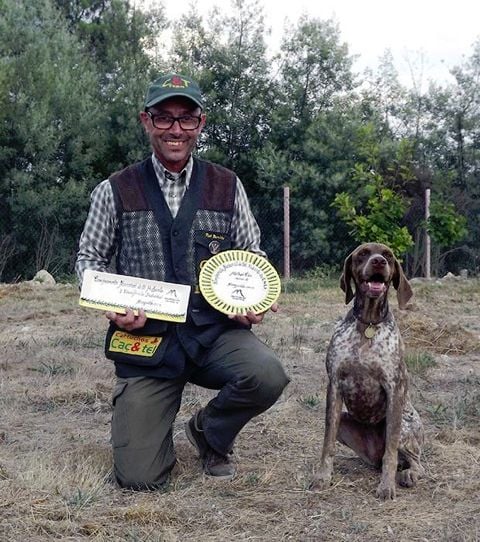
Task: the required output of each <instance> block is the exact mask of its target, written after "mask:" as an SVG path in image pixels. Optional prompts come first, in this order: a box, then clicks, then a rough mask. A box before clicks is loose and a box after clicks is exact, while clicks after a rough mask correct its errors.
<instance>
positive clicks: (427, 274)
mask: <svg viewBox="0 0 480 542" xmlns="http://www.w3.org/2000/svg"><path fill="white" fill-rule="evenodd" d="M429 218H430V188H426V189H425V222H427V223H428V220H429ZM430 254H431V243H430V235H429V233H428V230H427V229H425V278H427V279H429V278H430V276H431V275H430V272H431V269H430V268H431V261H430V258H431V256H430Z"/></svg>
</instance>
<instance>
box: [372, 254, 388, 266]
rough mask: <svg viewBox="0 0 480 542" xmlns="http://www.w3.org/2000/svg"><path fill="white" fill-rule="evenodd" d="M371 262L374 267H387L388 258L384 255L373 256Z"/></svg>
mask: <svg viewBox="0 0 480 542" xmlns="http://www.w3.org/2000/svg"><path fill="white" fill-rule="evenodd" d="M371 262H372V265H373V266H374V267H385V265H386V264H387V260H386V259H385V258H384V257H383V256H380V255H378V256H373V258H372V259H371Z"/></svg>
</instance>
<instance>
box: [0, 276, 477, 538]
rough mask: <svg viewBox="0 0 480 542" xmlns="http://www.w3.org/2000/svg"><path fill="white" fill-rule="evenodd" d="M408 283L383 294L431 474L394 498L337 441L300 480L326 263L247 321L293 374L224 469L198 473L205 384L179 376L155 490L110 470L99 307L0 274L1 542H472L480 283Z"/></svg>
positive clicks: (319, 346) (327, 303)
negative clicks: (327, 461) (402, 348)
mask: <svg viewBox="0 0 480 542" xmlns="http://www.w3.org/2000/svg"><path fill="white" fill-rule="evenodd" d="M322 273H323V274H322ZM414 291H415V300H414V302H413V304H412V305H411V307H410V308H409V310H407V311H398V310H397V309H396V308H395V303H394V300H395V298H394V296H392V301H391V304H392V307H393V308H394V312H395V315H396V317H397V320H398V322H399V325H400V328H401V330H402V334H403V337H404V342H405V345H406V352H407V354H406V361H407V365H408V367H409V371H410V374H411V384H410V395H411V396H412V400H413V403H414V404H415V405H416V407H417V409H418V410H419V412H420V415H421V417H422V419H423V421H424V424H425V429H426V448H425V454H424V457H425V459H424V464H425V467H426V471H427V473H426V476H425V477H424V478H423V479H422V480H421V481H420V483H419V485H418V487H416V488H413V489H410V490H402V489H399V490H398V492H397V500H396V501H395V502H389V503H379V502H378V501H377V499H376V498H375V488H376V485H377V484H378V479H379V474H378V472H377V471H375V470H374V469H371V468H369V467H368V466H366V465H364V464H363V463H362V462H361V461H360V460H359V459H358V458H357V457H356V456H355V455H354V454H353V453H352V452H351V451H350V450H349V449H348V448H345V447H343V446H341V445H337V453H336V456H335V465H334V474H333V483H332V486H331V487H330V488H329V489H327V490H325V491H322V492H319V493H313V492H311V491H310V490H309V489H308V488H309V484H310V481H311V479H312V476H313V474H314V473H315V472H316V470H317V469H318V462H319V456H320V450H321V443H322V440H323V423H324V422H323V420H324V408H325V386H326V375H325V366H324V362H325V352H326V348H327V344H328V340H329V337H330V335H331V332H332V330H333V326H334V324H335V322H336V321H337V320H338V319H339V318H340V317H341V316H342V315H343V314H345V311H346V310H347V307H345V304H344V297H343V293H342V292H341V291H340V289H339V288H338V285H337V279H336V277H334V276H333V275H332V276H331V277H330V276H329V275H328V273H326V272H325V270H324V271H322V272H320V271H319V272H317V274H313V276H311V277H303V278H302V279H299V280H298V282H297V281H296V279H295V281H294V286H292V287H290V286H289V287H287V288H286V291H284V293H282V295H281V297H280V300H279V301H280V310H279V312H278V313H277V314H269V315H268V316H267V317H266V318H265V320H264V322H263V323H262V324H261V325H260V326H258V327H257V334H258V335H259V336H260V338H261V339H263V340H264V341H266V342H268V344H270V345H271V347H272V348H273V349H274V350H275V351H276V352H277V353H278V355H279V356H280V357H281V359H282V361H283V363H284V365H285V367H286V369H287V372H288V374H289V376H290V378H291V383H290V385H289V386H288V388H287V389H286V391H285V393H284V395H283V396H282V398H281V399H280V400H279V401H278V402H277V403H276V404H275V405H274V406H273V407H272V408H271V409H270V410H269V411H267V412H266V413H265V414H263V415H261V416H259V417H257V418H255V419H254V420H252V421H251V422H250V423H249V424H247V426H246V427H245V428H244V430H243V431H242V432H241V434H240V435H239V437H238V439H237V442H236V446H235V461H236V463H237V467H238V474H237V476H236V478H234V479H233V480H232V481H231V482H228V483H226V484H225V483H220V482H218V481H215V480H210V479H208V478H206V477H204V476H203V474H202V472H201V468H200V465H199V462H198V459H197V457H196V453H195V451H194V450H193V449H192V447H191V446H190V444H189V443H188V442H187V439H186V437H185V433H184V430H183V423H184V422H185V421H186V420H188V419H189V418H190V416H191V415H192V413H193V412H195V411H196V410H197V409H198V408H200V407H201V405H204V404H205V402H207V401H208V400H209V399H210V398H211V397H212V396H213V394H214V392H212V391H210V390H205V389H202V388H198V387H195V386H190V385H188V386H187V387H186V389H185V393H184V401H183V402H182V406H181V409H180V411H179V413H178V416H177V420H176V422H175V426H174V442H175V448H176V453H177V459H178V462H177V465H176V467H175V470H174V472H173V477H172V482H171V484H170V486H169V487H168V490H167V491H165V492H151V493H149V492H145V493H136V492H132V491H125V490H120V489H119V488H117V487H116V485H115V484H114V483H113V482H112V480H111V470H112V458H111V449H110V442H109V438H110V427H109V424H110V418H111V405H110V401H111V393H112V389H113V385H114V375H113V371H112V366H111V365H110V363H109V362H108V361H106V360H105V359H104V357H103V352H102V344H103V333H104V330H105V327H106V322H105V318H104V316H103V315H102V314H101V312H100V311H94V310H88V309H83V308H80V307H78V304H77V302H78V290H77V289H76V287H74V286H69V285H58V286H56V287H35V288H34V287H32V286H31V285H30V284H27V283H26V284H22V283H19V284H16V285H0V293H1V295H0V304H1V305H3V309H4V310H3V312H0V321H1V323H2V325H1V326H0V349H1V352H2V353H3V357H2V360H1V362H0V541H1V542H4V541H5V542H6V541H8V542H24V541H26V540H29V541H32V542H44V541H45V542H47V541H48V542H51V541H53V540H65V541H75V542H76V541H94V542H134V541H141V542H159V541H161V542H178V541H182V542H183V541H185V542H193V541H195V542H197V541H198V542H225V541H227V540H239V541H243V540H245V541H246V540H251V541H255V542H271V541H272V540H275V541H280V542H287V541H294V542H297V541H302V542H320V541H321V542H333V541H335V542H337V541H348V542H364V541H365V540H368V541H369V542H370V541H371V542H377V541H378V542H379V541H384V540H392V541H395V542H407V541H408V542H410V541H411V542H416V541H425V540H426V541H429V542H430V541H445V542H447V541H448V542H450V541H455V542H473V541H474V540H479V538H480V536H479V533H480V523H479V521H480V520H479V514H478V494H479V493H480V435H479V433H478V419H479V415H480V412H479V405H480V396H479V391H478V390H479V388H480V386H479V384H480V368H479V365H478V350H479V346H480V345H479V342H480V339H479V337H480V323H479V322H478V317H477V312H478V305H479V302H480V285H479V282H478V281H476V280H468V281H462V282H460V281H451V282H449V283H448V284H447V283H446V282H445V283H442V282H439V283H438V284H437V283H435V282H434V281H432V283H429V284H425V283H421V284H414ZM452 299H461V300H462V303H453V302H452Z"/></svg>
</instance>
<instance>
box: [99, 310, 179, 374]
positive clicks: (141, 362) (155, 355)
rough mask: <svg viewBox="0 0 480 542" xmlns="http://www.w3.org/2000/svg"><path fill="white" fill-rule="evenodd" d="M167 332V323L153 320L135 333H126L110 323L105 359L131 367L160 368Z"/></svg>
mask: <svg viewBox="0 0 480 542" xmlns="http://www.w3.org/2000/svg"><path fill="white" fill-rule="evenodd" d="M167 330H168V323H167V322H162V321H160V320H153V319H148V320H147V323H146V324H145V326H144V327H143V328H142V329H136V330H134V331H125V330H123V329H120V328H119V327H118V326H116V325H115V324H114V323H113V322H110V326H109V328H108V331H107V336H106V337H105V357H106V358H108V359H111V360H112V361H115V362H120V363H128V364H130V365H137V366H142V367H158V366H159V365H160V364H161V363H162V360H163V355H164V353H165V350H166V348H167V343H168V336H167V335H168V334H167Z"/></svg>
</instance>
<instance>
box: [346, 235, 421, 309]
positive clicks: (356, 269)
mask: <svg viewBox="0 0 480 542" xmlns="http://www.w3.org/2000/svg"><path fill="white" fill-rule="evenodd" d="M352 281H353V283H354V284H355V292H356V293H357V294H361V295H364V296H365V297H369V298H379V297H382V296H385V295H387V293H388V288H389V286H390V284H393V287H394V288H395V289H396V290H397V300H398V306H399V307H400V308H401V309H404V308H405V306H406V304H407V303H408V300H409V299H410V298H411V297H412V295H413V292H412V288H411V287H410V284H409V282H408V280H407V278H406V277H405V274H404V273H403V269H402V266H401V265H400V263H399V262H398V260H397V259H396V258H395V256H394V254H393V252H392V250H391V249H390V248H388V247H387V246H386V245H382V244H380V243H364V244H363V245H360V246H359V247H357V248H356V249H355V250H354V251H353V252H352V253H351V254H350V255H349V256H347V258H346V260H345V264H344V266H343V273H342V276H341V277H340V287H341V288H342V290H343V291H344V292H345V303H346V304H348V303H350V301H351V300H352V299H353V297H354V295H355V294H354V291H353V289H352Z"/></svg>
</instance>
